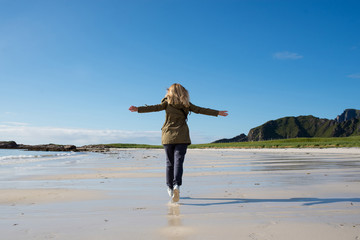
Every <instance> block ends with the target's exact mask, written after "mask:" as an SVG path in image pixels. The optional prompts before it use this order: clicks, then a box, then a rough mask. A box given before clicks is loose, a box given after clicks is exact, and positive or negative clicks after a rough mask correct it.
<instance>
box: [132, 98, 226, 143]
mask: <svg viewBox="0 0 360 240" xmlns="http://www.w3.org/2000/svg"><path fill="white" fill-rule="evenodd" d="M162 110H165V112H166V116H165V123H164V125H163V127H162V128H161V131H162V136H161V143H162V144H191V140H190V134H189V127H188V125H187V123H186V121H187V115H188V114H189V112H194V113H200V114H205V115H210V116H215V117H217V116H218V115H219V111H217V110H213V109H209V108H202V107H198V106H195V105H194V104H192V103H190V107H189V108H186V107H185V106H183V105H176V106H174V105H172V104H169V103H168V102H167V99H166V98H164V99H163V100H162V101H161V104H158V105H151V106H142V107H138V112H139V113H147V112H158V111H162Z"/></svg>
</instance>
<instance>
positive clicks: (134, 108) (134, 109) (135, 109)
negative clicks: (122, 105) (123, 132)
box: [129, 106, 138, 112]
mask: <svg viewBox="0 0 360 240" xmlns="http://www.w3.org/2000/svg"><path fill="white" fill-rule="evenodd" d="M129 110H130V111H131V112H137V111H138V108H137V107H135V106H130V107H129Z"/></svg>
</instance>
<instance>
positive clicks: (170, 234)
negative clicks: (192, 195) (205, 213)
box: [162, 202, 194, 240]
mask: <svg viewBox="0 0 360 240" xmlns="http://www.w3.org/2000/svg"><path fill="white" fill-rule="evenodd" d="M166 217H167V221H168V225H167V227H165V228H164V229H163V230H162V233H163V235H164V236H165V237H166V239H169V240H184V239H186V238H187V237H188V236H189V235H191V234H193V232H194V231H193V229H192V228H190V227H186V226H184V225H183V222H182V220H183V216H182V215H181V214H180V204H178V203H171V202H169V203H168V214H167V216H166Z"/></svg>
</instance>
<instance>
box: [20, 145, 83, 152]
mask: <svg viewBox="0 0 360 240" xmlns="http://www.w3.org/2000/svg"><path fill="white" fill-rule="evenodd" d="M20 148H21V149H27V150H29V151H54V152H64V151H76V146H74V145H57V144H42V145H21V146H20Z"/></svg>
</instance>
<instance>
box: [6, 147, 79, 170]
mask: <svg viewBox="0 0 360 240" xmlns="http://www.w3.org/2000/svg"><path fill="white" fill-rule="evenodd" d="M74 155H76V153H75V152H42V151H27V150H20V149H0V166H4V165H17V164H27V163H33V162H42V161H49V160H51V159H56V158H60V157H64V156H74Z"/></svg>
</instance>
